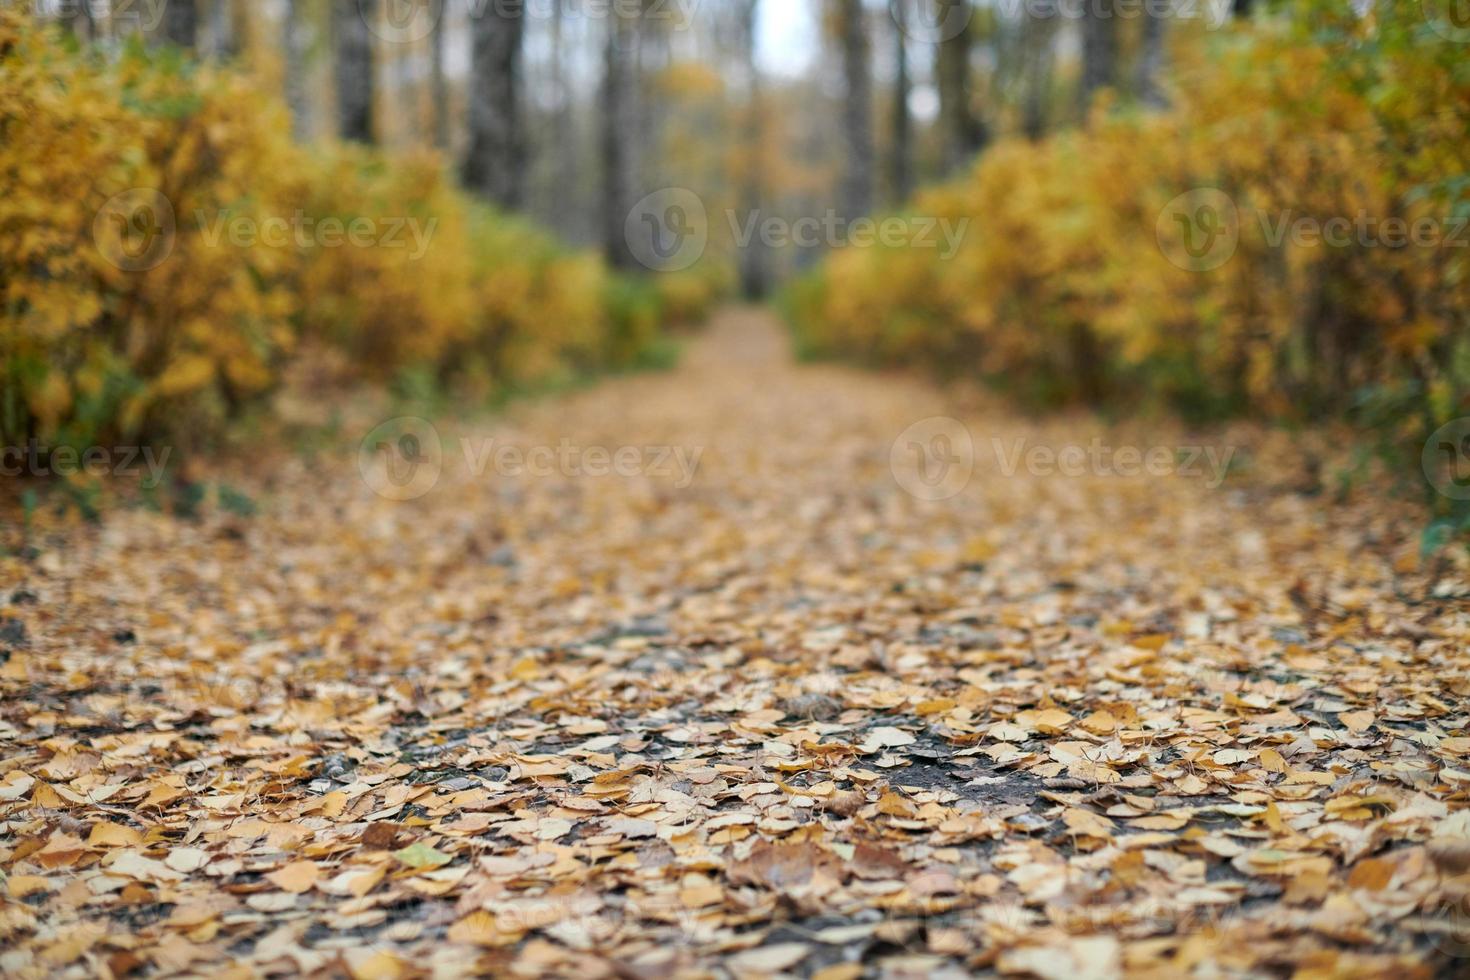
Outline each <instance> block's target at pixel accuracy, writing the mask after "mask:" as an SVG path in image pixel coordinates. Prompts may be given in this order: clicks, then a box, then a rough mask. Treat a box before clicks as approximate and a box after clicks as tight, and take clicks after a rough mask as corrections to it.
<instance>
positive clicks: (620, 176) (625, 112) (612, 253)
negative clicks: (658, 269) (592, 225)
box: [599, 4, 643, 269]
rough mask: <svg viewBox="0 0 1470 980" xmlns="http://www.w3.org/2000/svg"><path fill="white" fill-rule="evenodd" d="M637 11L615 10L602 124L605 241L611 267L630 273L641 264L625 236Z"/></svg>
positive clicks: (634, 118) (606, 53) (634, 120)
mask: <svg viewBox="0 0 1470 980" xmlns="http://www.w3.org/2000/svg"><path fill="white" fill-rule="evenodd" d="M642 17H643V15H642V9H641V5H640V8H639V10H638V11H636V12H635V11H629V10H628V9H627V7H626V5H624V4H612V5H611V6H610V8H609V14H608V18H607V34H606V36H605V41H604V46H603V74H602V92H601V99H600V101H601V103H602V119H601V133H600V140H599V142H600V144H601V146H600V151H601V157H602V195H601V204H602V241H603V250H604V252H605V253H606V255H607V259H608V262H609V263H611V264H612V265H613V266H614V267H615V268H620V269H626V268H630V267H632V266H634V265H636V264H637V262H636V259H635V258H634V256H633V253H632V250H631V249H630V248H629V247H628V240H627V236H626V234H625V229H626V222H627V219H628V211H629V209H630V208H631V207H632V205H633V197H632V190H633V186H632V181H633V174H634V172H635V171H634V164H635V161H634V159H633V154H632V146H631V141H630V140H628V138H627V134H629V133H635V132H637V131H638V106H637V101H636V100H637V84H638V79H637V67H638V61H637V53H638V35H639V33H640V22H641V20H642Z"/></svg>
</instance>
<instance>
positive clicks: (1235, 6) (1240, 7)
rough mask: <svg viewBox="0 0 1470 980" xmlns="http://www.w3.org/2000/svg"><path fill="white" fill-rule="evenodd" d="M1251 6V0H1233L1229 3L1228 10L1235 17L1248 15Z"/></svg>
mask: <svg viewBox="0 0 1470 980" xmlns="http://www.w3.org/2000/svg"><path fill="white" fill-rule="evenodd" d="M1253 6H1254V2H1253V0H1233V2H1232V3H1231V5H1230V12H1231V13H1233V14H1234V15H1235V16H1236V17H1249V16H1250V15H1251V8H1252V7H1253Z"/></svg>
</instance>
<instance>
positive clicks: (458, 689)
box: [0, 311, 1470, 980]
mask: <svg viewBox="0 0 1470 980" xmlns="http://www.w3.org/2000/svg"><path fill="white" fill-rule="evenodd" d="M956 398H959V396H956V395H953V394H946V393H945V392H944V391H942V390H940V389H938V388H935V387H931V386H928V385H926V384H924V383H922V382H919V381H917V380H914V379H907V378H895V377H886V376H881V375H869V374H863V373H860V372H858V371H854V370H849V369H845V368H837V367H830V366H796V365H794V364H792V363H791V361H790V360H789V357H788V355H787V354H786V351H785V348H784V345H783V343H782V341H781V339H780V337H779V334H778V332H777V329H776V327H775V326H774V325H773V324H772V323H770V322H769V320H768V319H766V318H765V317H764V315H762V314H757V313H750V312H740V311H734V312H729V313H726V314H724V315H723V316H722V317H721V318H720V319H719V320H718V322H717V323H716V324H715V325H714V326H713V328H712V329H711V332H710V334H709V335H708V336H706V337H704V338H701V339H700V340H699V341H697V342H695V343H693V344H692V345H691V349H690V350H689V351H688V352H687V355H686V358H685V360H684V363H683V365H682V366H681V367H680V368H679V369H678V370H676V371H674V372H672V373H669V374H665V375H649V376H638V377H629V378H622V379H615V380H612V381H609V382H606V383H604V384H602V385H600V386H597V387H595V388H592V389H588V390H584V391H581V392H576V393H573V394H570V395H567V396H564V397H559V398H556V399H548V400H542V401H537V402H526V403H522V404H520V405H517V406H515V407H513V408H512V410H510V411H509V412H508V413H507V414H505V415H502V416H499V417H497V418H494V419H491V420H489V421H480V422H474V423H472V422H462V423H459V424H461V425H463V426H465V427H466V428H465V431H463V432H459V431H455V430H454V425H455V423H452V422H450V423H440V428H441V431H442V432H443V435H444V442H445V445H446V450H445V452H444V472H443V474H442V477H441V479H440V481H439V484H438V486H437V487H436V488H435V489H434V490H433V492H431V493H429V494H427V495H425V496H422V497H420V498H418V499H415V500H411V501H405V502H394V501H392V500H388V499H384V497H382V496H380V495H378V494H376V493H374V492H373V490H372V489H371V487H369V486H368V484H367V483H366V482H365V481H364V480H363V479H362V478H361V477H360V475H359V466H358V459H357V456H356V455H355V449H356V446H355V444H354V445H353V446H351V447H344V448H343V449H342V450H341V451H339V452H335V453H327V454H325V455H319V456H314V457H305V456H301V455H293V454H291V453H286V452H282V453H277V454H276V455H275V456H265V457H262V459H261V460H260V461H258V462H256V463H249V462H247V463H245V464H243V465H241V467H240V470H241V472H242V473H243V474H244V475H243V476H241V475H239V474H237V477H238V479H240V480H242V481H243V483H242V485H243V486H244V487H245V488H246V490H248V491H249V493H250V494H251V495H252V496H253V498H254V499H255V500H256V502H257V504H258V508H259V510H258V513H256V514H255V515H253V516H243V515H241V514H238V513H231V512H229V511H228V510H220V511H218V512H216V511H214V510H210V511H207V512H205V513H203V514H202V515H201V516H199V517H198V518H197V519H196V520H181V519H179V518H177V517H172V516H165V515H160V514H155V513H151V512H149V511H147V510H144V509H120V510H117V511H115V512H109V513H107V514H105V515H104V517H103V519H102V521H101V523H100V524H99V525H97V526H93V527H86V526H67V527H54V528H52V529H51V530H50V531H45V530H44V529H43V532H42V533H41V534H40V537H39V539H38V548H37V553H36V554H34V555H31V556H29V557H28V558H24V559H22V558H15V557H12V558H7V559H3V561H0V587H3V589H4V591H3V593H0V650H3V651H4V652H3V653H0V658H3V662H0V693H3V707H0V748H3V763H0V871H3V884H0V973H3V974H4V975H6V976H15V977H36V976H42V975H61V976H68V975H70V976H81V975H91V974H98V973H100V974H104V975H114V976H120V975H125V974H128V973H132V972H141V973H146V974H152V975H178V974H196V975H208V976H249V975H280V974H296V973H310V974H321V975H351V976H354V977H362V978H393V977H405V976H412V975H420V974H426V975H427V974H432V975H436V976H437V975H442V976H457V975H461V974H469V973H479V974H486V973H493V974H503V975H521V976H532V975H546V974H552V975H563V976H576V977H579V978H595V977H602V976H622V977H650V978H652V977H670V976H734V977H744V976H765V975H772V974H781V973H786V974H791V975H801V976H815V977H820V978H824V980H837V978H847V977H857V976H861V975H867V976H894V977H900V976H902V977H923V976H947V975H968V974H973V973H985V972H993V973H999V974H1002V975H1007V976H1009V975H1021V976H1028V975H1031V976H1037V977H1043V978H1063V980H1082V978H1106V977H1113V976H1141V977H1142V976H1148V977H1176V976H1186V975H1197V976H1255V975H1263V976H1284V975H1291V976H1297V977H1326V976H1393V977H1395V978H1405V977H1417V976H1433V975H1441V976H1450V975H1459V974H1458V971H1461V970H1464V969H1465V968H1466V964H1467V963H1470V960H1467V959H1466V958H1465V957H1466V956H1467V955H1470V914H1467V913H1470V905H1467V892H1470V878H1467V877H1466V874H1467V872H1470V809H1467V808H1466V801H1467V796H1470V760H1467V758H1466V756H1467V755H1470V734H1467V728H1470V702H1467V698H1466V695H1467V694H1470V654H1467V644H1470V611H1467V603H1466V598H1467V594H1470V591H1467V588H1466V585H1465V581H1464V577H1463V574H1464V573H1463V567H1462V566H1456V565H1455V564H1454V563H1453V562H1451V563H1445V562H1440V563H1438V564H1429V563H1421V562H1420V560H1419V557H1418V555H1417V551H1416V535H1415V525H1414V522H1413V515H1412V514H1411V513H1407V514H1400V513H1398V512H1396V511H1395V510H1394V507H1395V506H1396V505H1394V504H1391V503H1382V502H1380V503H1377V504H1373V503H1371V502H1370V503H1356V504H1354V503H1349V504H1345V505H1340V506H1339V505H1335V504H1332V503H1331V502H1330V501H1328V500H1327V499H1325V498H1324V497H1323V496H1321V495H1320V494H1313V493H1308V492H1303V491H1302V490H1301V489H1300V487H1299V486H1297V485H1296V484H1297V483H1298V482H1299V480H1298V478H1297V477H1296V476H1293V475H1291V473H1292V472H1293V471H1292V464H1291V460H1290V459H1289V457H1290V453H1289V452H1287V451H1280V452H1273V450H1272V449H1271V448H1270V446H1269V445H1262V446H1258V447H1256V452H1255V455H1254V456H1253V459H1254V467H1253V472H1251V473H1249V474H1246V476H1245V477H1244V478H1243V479H1242V480H1239V481H1235V480H1232V481H1231V482H1228V483H1227V484H1226V485H1225V486H1223V487H1221V488H1219V489H1215V490H1210V489H1207V488H1205V487H1203V486H1202V485H1201V483H1200V482H1199V481H1197V480H1194V481H1192V480H1187V479H1182V478H1171V479H1161V478H1148V477H1139V478H1122V477H1116V476H1111V475H1094V476H1087V477H1060V476H1048V477H1042V476H1028V475H1027V474H1026V473H1025V472H1019V473H1015V474H1013V475H1009V476H1007V475H1006V474H1005V473H1003V472H1001V468H1000V467H999V466H998V464H997V461H996V460H995V459H994V457H993V456H992V455H991V454H990V453H989V452H988V446H989V445H990V440H991V438H992V437H1003V438H1004V439H1007V440H1010V439H1013V438H1020V437H1025V438H1027V439H1029V440H1030V441H1031V442H1032V443H1034V444H1044V445H1049V446H1058V445H1067V444H1083V445H1086V444H1087V443H1088V441H1089V440H1090V439H1091V438H1093V437H1094V436H1102V437H1106V438H1113V439H1118V440H1121V439H1132V440H1133V441H1135V442H1137V441H1138V440H1139V439H1141V438H1142V436H1141V435H1140V434H1139V432H1137V431H1133V432H1128V433H1124V432H1121V431H1119V430H1117V429H1113V430H1108V429H1106V428H1102V427H1101V423H1095V422H1089V421H1077V420H1066V419H1053V420H1043V421H1024V420H1020V419H1017V418H1015V417H1014V416H1008V415H1005V414H1004V413H1002V412H997V411H994V410H990V409H986V410H985V411H980V410H979V409H974V408H973V406H972V407H970V408H966V407H962V406H958V405H957V404H956V403H955V399H956ZM974 402H975V404H981V402H980V400H979V399H978V396H976V398H975V399H974ZM966 404H968V402H967V403H966ZM987 412H988V413H989V414H987ZM966 413H969V414H966ZM943 414H957V415H961V416H962V417H964V418H965V420H966V425H967V426H968V427H969V428H970V430H971V431H972V432H973V433H974V437H975V442H976V444H977V446H978V447H981V449H980V450H977V452H976V457H977V460H976V468H975V473H974V476H973V478H972V479H971V480H970V482H969V485H968V486H967V487H965V488H964V490H963V492H961V493H959V494H958V495H956V496H954V497H952V498H950V499H948V500H943V501H936V502H926V501H924V500H920V499H918V498H917V497H916V496H914V495H913V494H910V493H907V492H905V491H904V490H903V488H902V487H901V486H900V483H901V482H903V481H901V480H899V479H896V478H895V473H894V470H893V457H892V456H891V450H892V448H893V446H894V442H895V439H896V438H897V437H898V435H899V433H901V432H903V431H904V430H905V429H906V428H908V427H909V426H911V425H913V424H914V423H916V422H920V421H921V420H924V419H926V418H930V417H932V416H936V415H943ZM466 434H469V435H474V436H477V437H480V436H483V437H494V438H496V439H497V440H500V444H501V445H516V446H522V447H531V446H538V445H540V446H558V445H560V444H561V443H562V441H563V440H569V441H570V442H572V443H575V444H576V445H578V446H582V447H589V446H601V447H607V448H609V449H610V450H611V449H616V448H618V447H625V446H634V447H665V446H666V447H681V448H683V449H685V450H687V451H693V450H695V449H703V450H704V454H703V456H702V458H701V462H700V468H699V471H698V474H697V478H696V479H694V481H693V482H692V483H691V484H690V485H688V486H687V487H682V488H681V487H680V486H678V485H676V484H677V483H678V482H679V481H678V480H676V479H675V478H674V476H673V475H671V474H669V473H668V472H666V471H665V472H658V473H653V472H650V473H647V474H643V475H639V476H635V477H627V476H605V477H593V476H586V475H580V476H578V475H561V474H557V475H555V476H549V477H545V478H532V477H526V478H507V477H504V476H498V475H495V474H483V473H482V474H480V475H476V474H474V473H473V472H472V470H471V469H470V468H469V467H468V466H467V465H466V463H465V461H464V459H463V458H462V454H461V453H460V452H459V451H457V450H456V449H455V448H453V447H454V446H455V445H456V439H457V438H458V437H459V436H461V435H466Z"/></svg>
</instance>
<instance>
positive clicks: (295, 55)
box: [281, 0, 311, 142]
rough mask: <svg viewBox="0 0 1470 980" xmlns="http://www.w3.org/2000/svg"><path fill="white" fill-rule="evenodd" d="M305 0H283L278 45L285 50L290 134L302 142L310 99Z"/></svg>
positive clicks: (307, 126) (307, 125)
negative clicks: (284, 9) (307, 70)
mask: <svg viewBox="0 0 1470 980" xmlns="http://www.w3.org/2000/svg"><path fill="white" fill-rule="evenodd" d="M305 8H306V0H287V3H286V14H285V18H284V20H283V21H282V23H281V47H282V49H283V50H284V51H285V53H286V105H287V106H288V107H289V108H290V110H291V135H292V136H293V137H295V139H296V141H297V142H305V141H306V139H307V138H308V137H309V136H310V134H311V119H310V117H309V113H310V111H311V98H310V97H309V96H308V95H307V92H306V44H307V29H306V20H307V11H306V9H305Z"/></svg>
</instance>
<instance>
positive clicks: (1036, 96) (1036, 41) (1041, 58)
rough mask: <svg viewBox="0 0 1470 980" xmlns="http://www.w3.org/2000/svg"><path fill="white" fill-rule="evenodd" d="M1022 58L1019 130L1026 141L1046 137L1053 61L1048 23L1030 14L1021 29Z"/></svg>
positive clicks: (1053, 53) (1051, 40) (1050, 23)
mask: <svg viewBox="0 0 1470 980" xmlns="http://www.w3.org/2000/svg"><path fill="white" fill-rule="evenodd" d="M1022 31H1023V32H1024V33H1023V47H1024V49H1025V50H1024V55H1023V57H1024V58H1025V62H1026V63H1025V67H1024V68H1023V71H1024V79H1025V80H1024V85H1025V94H1024V96H1023V103H1022V107H1021V128H1022V130H1024V131H1025V133H1026V138H1027V139H1029V140H1033V141H1035V140H1039V139H1041V138H1042V137H1043V136H1045V135H1046V130H1047V109H1048V103H1049V101H1050V97H1051V86H1052V62H1053V61H1054V59H1055V52H1054V47H1053V41H1054V37H1053V31H1052V21H1051V20H1050V19H1049V18H1044V17H1038V16H1036V15H1035V14H1033V13H1028V14H1027V15H1026V22H1025V24H1024V25H1023V26H1022Z"/></svg>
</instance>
